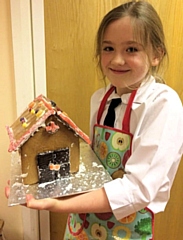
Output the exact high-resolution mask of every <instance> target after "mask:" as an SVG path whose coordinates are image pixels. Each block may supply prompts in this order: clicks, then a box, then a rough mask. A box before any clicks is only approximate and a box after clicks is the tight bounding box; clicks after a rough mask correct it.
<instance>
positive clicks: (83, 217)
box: [64, 87, 154, 240]
mask: <svg viewBox="0 0 183 240" xmlns="http://www.w3.org/2000/svg"><path fill="white" fill-rule="evenodd" d="M114 89H115V88H114V87H111V88H110V89H109V91H108V92H107V93H106V94H105V96H104V98H103V100H102V102H101V105H100V108H99V111H98V117H97V124H96V125H95V126H94V138H93V150H94V152H95V153H96V155H97V156H98V158H99V159H100V161H101V162H102V164H103V165H104V167H105V168H106V169H107V171H108V172H109V173H110V175H111V176H112V178H113V179H115V178H122V177H123V175H124V174H125V164H126V162H127V160H128V158H129V157H130V155H131V143H132V138H133V135H132V134H131V133H130V130H129V125H130V115H131V106H132V103H133V99H134V97H135V94H136V91H133V92H132V93H131V95H130V99H129V102H128V105H127V108H126V111H125V115H124V119H123V122H122V130H119V129H115V128H111V127H107V126H103V125H100V124H99V123H100V119H101V116H102V114H103V110H104V108H105V105H106V102H107V99H108V97H109V96H110V94H111V93H112V92H113V91H114ZM153 220H154V214H153V213H152V212H151V211H150V210H149V209H147V208H145V209H142V210H141V211H139V212H136V213H133V214H131V215H129V216H127V217H125V218H123V219H121V220H116V218H115V216H114V215H113V213H111V212H109V213H87V214H69V216H68V221H67V226H66V232H65V237H64V240H71V239H72V240H74V239H80V240H81V239H83V240H112V239H115V240H132V239H133V240H152V239H153V225H154V224H153Z"/></svg>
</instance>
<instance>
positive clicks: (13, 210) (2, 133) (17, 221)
mask: <svg viewBox="0 0 183 240" xmlns="http://www.w3.org/2000/svg"><path fill="white" fill-rule="evenodd" d="M0 109H1V114H0V116H1V117H0V151H1V157H0V165H1V167H0V178H1V181H0V219H3V220H4V221H5V226H4V234H5V237H6V239H7V240H22V239H23V229H22V220H21V207H20V206H16V207H8V206H7V199H6V198H5V195H4V187H5V185H6V183H7V180H8V179H9V178H10V154H9V153H8V152H7V149H8V144H9V140H8V136H7V133H6V129H5V125H7V124H11V123H12V122H13V121H14V119H15V117H16V103H15V90H14V71H13V53H12V42H11V19H10V3H9V0H1V1H0Z"/></svg>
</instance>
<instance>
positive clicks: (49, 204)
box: [26, 194, 58, 211]
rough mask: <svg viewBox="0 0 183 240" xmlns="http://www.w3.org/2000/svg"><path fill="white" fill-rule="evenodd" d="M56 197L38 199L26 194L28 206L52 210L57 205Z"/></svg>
mask: <svg viewBox="0 0 183 240" xmlns="http://www.w3.org/2000/svg"><path fill="white" fill-rule="evenodd" d="M57 201H58V200H56V199H51V198H45V199H39V200H36V199H35V198H34V197H33V196H32V195H31V194H28V195H26V202H27V207H28V208H32V209H37V210H50V211H54V208H55V207H56V206H57V204H56V203H57Z"/></svg>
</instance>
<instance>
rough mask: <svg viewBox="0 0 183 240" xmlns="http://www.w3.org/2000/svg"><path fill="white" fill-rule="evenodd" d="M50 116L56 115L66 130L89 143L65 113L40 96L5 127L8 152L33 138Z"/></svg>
mask: <svg viewBox="0 0 183 240" xmlns="http://www.w3.org/2000/svg"><path fill="white" fill-rule="evenodd" d="M51 115H56V116H57V117H58V118H60V120H61V121H62V122H63V123H64V124H66V125H67V126H68V128H71V129H72V130H73V131H74V133H75V134H76V135H77V136H79V137H80V138H82V139H83V140H84V141H85V142H86V143H88V144H90V143H91V142H90V139H89V137H88V136H87V135H86V134H85V133H84V132H83V131H82V130H81V129H80V128H79V127H78V126H77V125H76V124H75V123H74V122H73V121H72V120H71V119H70V118H69V117H68V115H67V114H66V113H65V112H63V111H62V110H60V109H59V108H58V107H57V106H56V104H55V103H54V102H53V101H51V100H50V99H48V98H46V97H45V96H43V95H40V96H38V97H37V98H35V99H34V100H33V101H32V102H31V103H30V104H29V105H28V106H27V108H26V109H25V111H24V112H23V113H22V114H21V116H20V117H19V118H18V119H17V120H16V121H15V122H14V123H13V124H12V125H11V126H7V127H6V128H7V131H8V135H9V138H10V145H9V149H8V151H9V152H12V151H16V150H17V149H18V148H19V147H21V146H22V145H23V144H24V143H25V142H26V141H27V140H28V139H29V138H30V137H31V136H33V135H34V133H35V132H36V131H38V130H39V128H40V127H43V126H44V127H46V126H45V121H46V119H47V118H48V117H49V116H51ZM49 127H50V128H54V124H53V126H48V128H49Z"/></svg>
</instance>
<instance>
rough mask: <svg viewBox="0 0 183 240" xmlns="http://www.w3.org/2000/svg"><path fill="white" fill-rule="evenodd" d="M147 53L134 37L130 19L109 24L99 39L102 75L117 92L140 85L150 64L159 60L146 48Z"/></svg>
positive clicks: (123, 91) (129, 90)
mask: <svg viewBox="0 0 183 240" xmlns="http://www.w3.org/2000/svg"><path fill="white" fill-rule="evenodd" d="M148 50H149V51H148V55H147V53H146V51H145V49H144V47H143V46H142V44H141V43H139V42H137V41H135V40H134V34H133V26H132V21H131V18H130V17H128V16H126V17H123V18H121V19H119V20H116V21H114V22H112V23H110V24H109V26H108V27H107V28H106V30H105V32H104V36H103V41H102V52H101V67H102V71H103V74H104V75H105V76H106V77H107V78H108V79H109V81H110V82H111V84H112V85H114V86H115V87H116V90H117V93H118V94H119V95H122V94H123V93H128V92H131V91H132V90H131V89H132V88H137V87H139V85H140V83H141V82H142V81H143V80H144V78H145V77H146V76H147V73H148V71H149V68H150V67H151V66H156V65H158V63H159V61H158V59H157V58H156V57H155V56H154V54H153V51H152V50H151V48H150V47H149V49H148Z"/></svg>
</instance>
